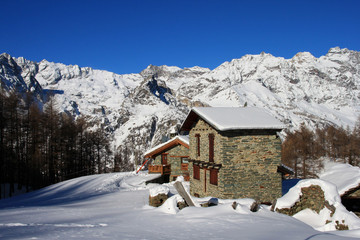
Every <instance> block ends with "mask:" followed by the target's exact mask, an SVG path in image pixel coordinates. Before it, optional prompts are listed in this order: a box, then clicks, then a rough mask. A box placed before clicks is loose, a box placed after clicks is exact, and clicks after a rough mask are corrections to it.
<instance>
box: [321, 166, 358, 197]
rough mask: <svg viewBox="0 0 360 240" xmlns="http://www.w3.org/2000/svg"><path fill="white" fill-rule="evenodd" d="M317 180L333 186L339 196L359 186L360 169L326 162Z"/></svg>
mask: <svg viewBox="0 0 360 240" xmlns="http://www.w3.org/2000/svg"><path fill="white" fill-rule="evenodd" d="M319 178H320V179H322V180H325V181H328V182H331V183H333V184H335V185H336V187H337V189H338V192H339V194H340V196H341V195H343V194H345V193H346V192H347V191H349V190H350V189H353V188H356V187H358V186H360V168H359V167H354V166H351V165H350V164H344V163H334V162H326V163H325V164H324V171H323V172H322V173H321V174H320V176H319Z"/></svg>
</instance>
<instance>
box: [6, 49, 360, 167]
mask: <svg viewBox="0 0 360 240" xmlns="http://www.w3.org/2000/svg"><path fill="white" fill-rule="evenodd" d="M0 80H1V85H2V86H4V87H5V88H6V89H7V90H10V89H17V91H23V92H26V91H27V92H32V93H33V94H35V95H37V98H38V100H39V102H42V103H44V102H45V101H46V99H47V97H46V94H45V93H47V94H50V95H54V98H55V100H56V102H57V103H58V107H59V109H60V110H61V111H65V112H67V113H69V114H71V115H73V116H74V117H76V116H79V115H88V116H90V117H91V118H92V119H94V120H97V121H99V122H100V125H101V126H102V127H104V128H105V129H106V130H107V131H108V133H109V136H112V137H113V142H114V145H115V146H116V147H119V149H120V151H123V150H124V149H132V146H137V147H136V148H134V150H131V154H130V159H132V160H135V159H138V160H139V161H140V160H141V159H142V153H143V152H145V151H146V150H147V149H149V148H151V147H153V146H154V145H156V144H158V143H159V142H160V140H161V139H162V137H163V135H166V134H167V133H168V132H169V129H171V128H173V127H175V128H176V127H179V126H180V125H181V123H182V121H183V120H184V118H185V117H186V115H187V113H188V111H189V110H190V108H191V107H193V106H231V107H243V106H256V107H260V108H265V109H267V110H268V111H269V112H271V113H272V114H273V115H274V116H276V117H277V118H278V119H279V120H281V121H282V122H283V123H285V124H286V125H287V126H288V128H289V129H297V128H298V127H300V125H301V124H302V123H305V124H306V125H307V126H309V127H310V128H315V127H316V126H318V125H319V126H325V125H329V124H334V125H338V126H344V127H345V126H349V127H350V128H352V127H354V126H355V123H356V121H357V119H358V116H359V112H360V52H357V51H353V50H348V49H346V48H344V49H340V48H339V47H335V48H331V49H330V50H329V51H328V53H327V54H326V55H324V56H321V57H319V58H316V57H314V56H313V55H312V54H311V53H309V52H302V53H297V54H295V55H294V56H293V57H292V58H291V59H285V58H282V57H274V56H273V55H271V54H268V53H261V54H258V55H245V56H242V57H241V58H239V59H233V60H231V61H229V62H224V63H222V64H221V65H219V66H218V67H217V68H215V69H213V70H210V69H208V68H202V67H198V66H195V67H192V68H179V67H176V66H166V65H163V66H154V65H149V66H148V67H147V68H146V69H144V70H143V71H141V72H140V73H137V74H136V73H133V74H121V75H120V74H115V73H111V72H108V71H105V70H96V69H92V68H90V67H81V68H80V67H79V66H77V65H64V64H61V63H53V62H48V61H46V60H42V61H41V62H39V63H37V62H33V61H30V60H26V59H24V58H22V57H19V58H13V57H11V56H10V55H8V54H6V53H3V54H1V55H0Z"/></svg>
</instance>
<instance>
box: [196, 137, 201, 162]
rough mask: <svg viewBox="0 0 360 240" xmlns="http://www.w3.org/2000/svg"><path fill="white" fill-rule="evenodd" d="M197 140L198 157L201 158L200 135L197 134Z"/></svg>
mask: <svg viewBox="0 0 360 240" xmlns="http://www.w3.org/2000/svg"><path fill="white" fill-rule="evenodd" d="M195 138H196V152H197V156H198V157H200V134H195Z"/></svg>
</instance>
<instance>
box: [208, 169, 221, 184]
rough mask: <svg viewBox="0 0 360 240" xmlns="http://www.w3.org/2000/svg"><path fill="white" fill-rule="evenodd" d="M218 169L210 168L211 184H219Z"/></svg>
mask: <svg viewBox="0 0 360 240" xmlns="http://www.w3.org/2000/svg"><path fill="white" fill-rule="evenodd" d="M218 173H219V170H218V169H210V184H213V185H218Z"/></svg>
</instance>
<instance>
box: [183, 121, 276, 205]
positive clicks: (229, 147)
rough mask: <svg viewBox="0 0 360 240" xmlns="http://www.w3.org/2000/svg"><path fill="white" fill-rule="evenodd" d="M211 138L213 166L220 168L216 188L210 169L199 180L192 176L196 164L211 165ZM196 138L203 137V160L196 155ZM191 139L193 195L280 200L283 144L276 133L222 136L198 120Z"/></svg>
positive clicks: (204, 169)
mask: <svg viewBox="0 0 360 240" xmlns="http://www.w3.org/2000/svg"><path fill="white" fill-rule="evenodd" d="M209 134H213V135H214V137H215V138H214V163H215V164H218V165H219V164H221V167H220V169H219V170H218V184H217V185H213V184H210V169H208V168H207V167H200V180H197V179H194V176H193V166H194V164H197V163H198V161H201V162H205V163H206V162H209V137H208V136H209ZM196 135H200V156H198V154H197V138H196ZM189 137H190V159H192V160H195V162H193V163H191V164H189V173H190V192H191V194H192V195H194V196H199V197H205V196H213V197H217V198H222V199H236V198H253V199H255V200H258V201H261V202H268V203H271V202H272V201H274V200H275V199H277V198H279V197H281V174H280V173H278V172H277V168H278V166H280V164H281V140H280V138H279V137H278V136H277V135H276V132H275V130H236V131H224V132H220V131H217V130H216V129H214V128H213V127H211V126H210V125H209V124H207V123H206V122H205V121H203V120H202V119H199V120H198V121H197V123H196V124H195V126H194V127H193V128H192V129H191V130H190V133H189ZM196 160H198V161H196ZM205 165H206V164H205ZM199 166H201V164H200V165H199Z"/></svg>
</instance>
